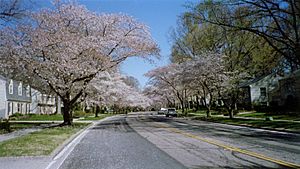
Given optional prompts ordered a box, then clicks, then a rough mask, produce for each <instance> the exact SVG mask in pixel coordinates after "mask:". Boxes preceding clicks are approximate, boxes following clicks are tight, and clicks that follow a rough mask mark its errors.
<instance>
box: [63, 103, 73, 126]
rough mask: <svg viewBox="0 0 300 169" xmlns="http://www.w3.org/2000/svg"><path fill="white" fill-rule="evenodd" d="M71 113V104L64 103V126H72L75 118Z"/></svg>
mask: <svg viewBox="0 0 300 169" xmlns="http://www.w3.org/2000/svg"><path fill="white" fill-rule="evenodd" d="M71 111H72V109H71V105H70V103H68V102H64V111H63V118H64V122H63V124H62V125H72V123H73V117H72V112H71Z"/></svg>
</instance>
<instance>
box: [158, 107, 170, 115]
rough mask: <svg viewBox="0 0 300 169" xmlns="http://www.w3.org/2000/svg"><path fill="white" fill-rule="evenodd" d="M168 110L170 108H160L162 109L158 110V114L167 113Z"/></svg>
mask: <svg viewBox="0 0 300 169" xmlns="http://www.w3.org/2000/svg"><path fill="white" fill-rule="evenodd" d="M167 111H168V109H167V108H160V110H159V111H158V112H157V114H164V115H165V114H166V113H167Z"/></svg>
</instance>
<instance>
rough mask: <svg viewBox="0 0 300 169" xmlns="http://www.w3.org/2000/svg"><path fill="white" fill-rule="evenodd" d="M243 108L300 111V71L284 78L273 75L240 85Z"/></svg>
mask: <svg viewBox="0 0 300 169" xmlns="http://www.w3.org/2000/svg"><path fill="white" fill-rule="evenodd" d="M240 88H241V89H242V90H243V92H242V98H243V99H242V101H241V102H242V106H243V107H251V108H253V107H255V106H273V107H275V108H276V107H278V108H283V110H287V109H289V110H290V108H292V109H294V110H295V109H297V111H298V110H300V70H297V71H294V72H293V73H289V74H287V75H284V76H280V75H278V74H275V73H272V74H269V75H266V76H262V77H259V78H255V79H252V80H250V81H248V82H245V83H243V84H241V85H240Z"/></svg>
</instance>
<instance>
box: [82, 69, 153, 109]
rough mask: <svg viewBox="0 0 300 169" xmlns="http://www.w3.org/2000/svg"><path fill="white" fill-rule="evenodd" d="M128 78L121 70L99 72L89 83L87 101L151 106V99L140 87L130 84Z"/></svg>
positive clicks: (119, 105) (125, 106)
mask: <svg viewBox="0 0 300 169" xmlns="http://www.w3.org/2000/svg"><path fill="white" fill-rule="evenodd" d="M128 78H129V79H132V77H127V76H124V75H121V74H120V73H119V71H113V72H112V71H110V72H108V71H106V72H102V73H100V74H98V75H97V76H96V77H95V78H94V79H93V80H92V81H91V82H90V84H89V86H88V90H87V99H86V102H88V103H90V104H95V105H100V106H109V107H112V106H117V107H119V108H127V107H142V108H146V107H148V106H150V100H149V99H148V97H147V96H145V95H144V94H143V93H141V92H140V90H139V89H138V88H135V87H134V86H131V85H128V81H127V80H128Z"/></svg>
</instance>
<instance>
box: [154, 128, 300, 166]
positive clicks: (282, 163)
mask: <svg viewBox="0 0 300 169" xmlns="http://www.w3.org/2000/svg"><path fill="white" fill-rule="evenodd" d="M156 124H157V125H156V126H157V127H162V128H165V129H166V130H169V131H171V132H174V133H178V134H181V135H184V136H186V137H190V138H194V139H197V140H200V141H203V142H206V143H209V144H212V145H216V146H218V147H222V148H224V149H227V150H230V151H234V152H238V153H241V154H246V155H249V156H252V157H256V158H259V159H262V160H266V161H270V162H273V163H276V164H280V165H282V166H286V167H289V168H296V169H297V168H298V169H300V165H299V164H296V163H291V162H287V161H283V160H278V159H274V158H271V157H268V156H265V155H262V154H258V153H255V152H252V151H248V150H243V149H240V148H237V147H232V146H228V145H225V144H221V143H219V142H216V141H212V140H208V139H205V138H202V137H199V136H196V135H193V134H191V133H186V132H184V131H182V130H178V129H176V128H173V127H171V126H170V125H166V124H161V123H157V122H156Z"/></svg>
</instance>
